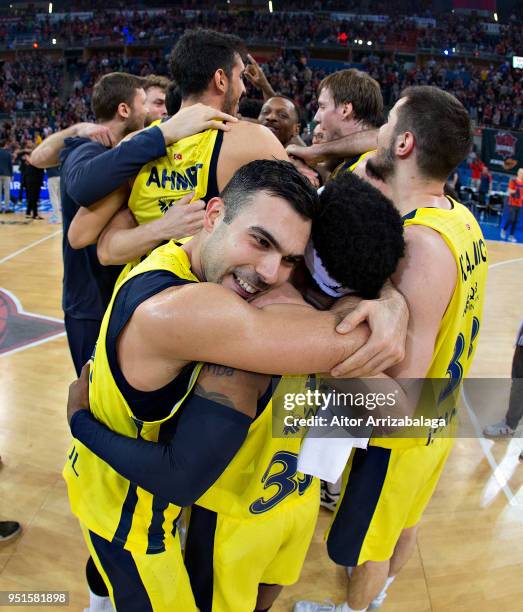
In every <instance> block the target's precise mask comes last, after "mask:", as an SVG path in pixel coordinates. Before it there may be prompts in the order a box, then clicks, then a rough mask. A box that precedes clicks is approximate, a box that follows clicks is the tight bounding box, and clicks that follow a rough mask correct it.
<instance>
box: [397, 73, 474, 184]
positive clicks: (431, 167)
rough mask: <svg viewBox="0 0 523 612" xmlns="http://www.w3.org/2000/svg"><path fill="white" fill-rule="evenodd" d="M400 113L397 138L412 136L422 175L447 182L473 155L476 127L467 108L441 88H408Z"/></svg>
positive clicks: (402, 95) (404, 93)
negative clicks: (453, 172) (455, 169)
mask: <svg viewBox="0 0 523 612" xmlns="http://www.w3.org/2000/svg"><path fill="white" fill-rule="evenodd" d="M401 98H405V99H406V100H405V102H404V103H403V104H402V106H401V107H400V108H399V109H398V122H397V124H396V130H395V133H396V135H397V134H399V133H401V132H412V133H413V134H414V138H415V140H416V153H417V156H416V159H417V164H418V168H419V170H420V172H421V173H422V174H423V175H424V176H426V177H428V178H432V179H438V180H443V181H444V180H446V178H447V176H448V175H449V174H450V173H451V172H452V170H454V168H456V167H457V166H458V165H459V164H460V163H461V162H462V161H463V160H464V159H465V157H467V155H468V154H469V152H470V149H471V147H472V127H471V123H470V117H469V114H468V112H467V111H466V109H465V107H464V106H463V104H461V102H460V101H459V100H458V99H457V98H455V97H454V96H453V95H451V94H449V93H448V92H446V91H443V90H442V89H439V88H438V87H432V86H429V85H421V86H418V87H407V89H405V90H404V91H403V92H402V93H401Z"/></svg>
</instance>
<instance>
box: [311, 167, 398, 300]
mask: <svg viewBox="0 0 523 612" xmlns="http://www.w3.org/2000/svg"><path fill="white" fill-rule="evenodd" d="M320 206H321V213H320V215H319V216H318V218H317V219H316V221H315V222H314V223H313V225H312V243H313V245H314V248H315V249H316V253H317V254H318V256H319V257H320V259H321V261H322V263H323V265H324V266H325V268H326V270H327V272H328V273H329V275H330V276H332V278H333V279H334V280H336V281H337V282H338V283H341V284H342V285H343V286H344V287H348V288H350V289H353V290H354V291H357V292H358V293H359V295H361V296H362V297H364V298H367V299H372V298H375V297H377V295H378V294H379V292H380V290H381V288H382V287H383V284H384V283H385V281H386V280H387V279H388V278H389V277H390V276H391V275H392V274H393V272H394V270H395V269H396V266H397V265H398V262H399V260H400V258H401V257H403V254H404V250H405V241H404V239H403V224H402V221H401V216H400V214H399V212H398V211H397V210H396V208H395V207H394V204H393V203H392V202H391V201H390V200H389V199H388V198H387V197H385V196H384V195H383V194H382V193H381V191H379V190H378V189H376V188H375V187H373V186H372V185H371V184H370V183H368V182H367V181H364V180H363V179H361V178H359V177H358V176H356V175H355V174H354V173H352V172H344V173H342V174H340V175H338V176H337V177H336V178H335V179H332V180H331V181H329V182H328V183H327V184H326V186H325V189H324V190H323V192H322V193H321V195H320Z"/></svg>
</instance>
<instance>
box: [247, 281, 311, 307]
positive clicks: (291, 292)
mask: <svg viewBox="0 0 523 612" xmlns="http://www.w3.org/2000/svg"><path fill="white" fill-rule="evenodd" d="M249 304H252V305H253V306H256V308H264V307H265V306H270V305H271V304H296V305H298V306H308V304H307V302H306V301H305V300H304V299H303V297H302V295H301V293H300V292H299V291H298V290H297V289H296V288H295V287H294V286H293V285H291V283H283V285H280V286H279V287H276V288H275V289H270V290H269V291H266V292H265V293H262V294H261V295H260V296H259V297H256V298H254V300H251V301H250V302H249Z"/></svg>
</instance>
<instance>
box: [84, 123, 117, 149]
mask: <svg viewBox="0 0 523 612" xmlns="http://www.w3.org/2000/svg"><path fill="white" fill-rule="evenodd" d="M76 135H77V136H79V137H80V138H89V139H90V140H94V141H95V142H99V143H100V144H102V145H103V146H104V147H109V148H111V147H114V145H115V144H116V142H115V140H114V137H113V135H112V134H111V130H110V129H109V128H107V127H105V126H104V125H98V124H96V123H87V122H85V123H79V124H78V125H77V126H76Z"/></svg>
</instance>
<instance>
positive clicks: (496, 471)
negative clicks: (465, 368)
mask: <svg viewBox="0 0 523 612" xmlns="http://www.w3.org/2000/svg"><path fill="white" fill-rule="evenodd" d="M522 262H523V257H517V258H516V259H506V260H505V261H498V262H496V263H493V264H491V265H490V266H489V267H488V269H489V270H490V269H492V268H499V267H501V266H506V265H508V264H513V263H522ZM461 398H462V400H463V403H464V404H465V407H466V409H467V412H468V415H469V418H470V421H471V423H472V426H473V427H474V430H475V431H476V434H477V436H478V442H479V445H480V446H481V450H482V451H483V454H484V455H485V458H486V459H487V461H488V463H489V465H490V467H491V469H492V474H493V476H494V478H495V479H496V480H497V483H498V484H499V486H500V489H501V490H502V491H503V493H504V494H505V497H506V498H507V500H508V503H509V504H510V505H511V506H519V505H520V503H519V502H518V501H517V499H516V497H515V495H514V493H513V492H512V489H511V488H510V487H509V485H508V483H507V480H506V478H505V477H504V476H503V475H502V474H501V473H500V468H499V465H498V464H497V462H496V460H495V459H494V455H493V454H492V452H491V450H490V448H489V444H488V441H487V439H486V438H485V436H483V435H482V433H483V432H482V430H481V427H480V425H479V421H478V418H477V416H476V413H475V412H474V409H473V408H472V406H471V405H470V402H469V400H468V398H467V395H466V393H465V388H464V387H461Z"/></svg>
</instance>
